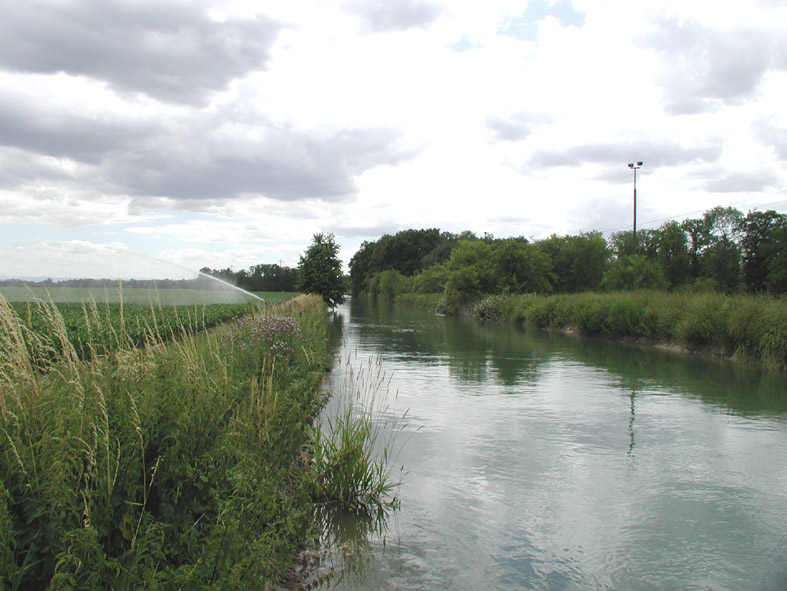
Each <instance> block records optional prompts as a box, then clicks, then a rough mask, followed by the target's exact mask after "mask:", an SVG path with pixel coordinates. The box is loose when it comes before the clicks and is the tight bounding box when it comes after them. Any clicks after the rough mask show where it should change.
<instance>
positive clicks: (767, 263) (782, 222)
mask: <svg viewBox="0 0 787 591" xmlns="http://www.w3.org/2000/svg"><path fill="white" fill-rule="evenodd" d="M784 227H787V215H784V214H782V213H777V212H775V211H774V210H772V209H769V210H767V211H750V212H749V214H748V215H747V216H746V219H745V220H743V238H742V239H741V251H742V255H743V277H744V279H745V281H746V287H747V288H748V289H749V291H753V292H759V291H764V290H765V287H766V283H767V281H768V273H769V267H771V266H772V265H773V263H772V262H771V260H770V259H771V258H772V256H771V255H772V254H773V253H774V252H775V251H774V249H773V243H774V231H775V230H777V229H779V228H784Z"/></svg>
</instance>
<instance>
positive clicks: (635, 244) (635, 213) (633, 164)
mask: <svg viewBox="0 0 787 591" xmlns="http://www.w3.org/2000/svg"><path fill="white" fill-rule="evenodd" d="M641 166H642V162H637V163H636V164H635V163H634V162H629V168H630V169H631V170H633V171H634V231H633V233H632V238H633V239H634V254H637V171H638V170H639V169H640V167H641Z"/></svg>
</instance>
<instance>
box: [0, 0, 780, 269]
mask: <svg viewBox="0 0 787 591" xmlns="http://www.w3.org/2000/svg"><path fill="white" fill-rule="evenodd" d="M6 12H9V11H6ZM4 17H8V18H4V19H0V58H2V59H0V232H2V233H3V235H4V236H5V237H6V239H7V240H10V239H13V240H18V239H19V238H20V237H21V236H25V235H29V236H30V237H31V238H39V237H41V238H47V237H54V236H56V237H57V238H58V239H64V240H68V239H80V240H89V241H91V242H93V243H96V244H99V243H105V242H107V243H108V242H113V241H118V242H122V243H124V244H126V245H127V246H128V247H129V248H131V249H134V250H140V251H141V252H143V253H144V254H147V255H155V256H164V257H171V258H172V259H173V260H178V261H181V262H186V263H187V266H189V265H194V266H196V268H199V267H201V266H205V265H207V266H211V267H216V266H230V265H234V266H236V267H245V266H249V265H251V264H255V263H261V262H273V261H278V260H282V261H284V263H285V264H291V265H294V264H296V263H297V258H298V255H299V254H300V252H302V250H303V249H304V248H305V247H306V246H307V245H308V243H309V242H310V240H311V237H312V235H313V234H314V233H316V232H320V231H334V232H335V233H336V234H337V239H338V242H339V243H340V244H342V245H343V249H342V253H341V254H342V257H343V258H345V260H349V258H350V257H351V256H352V254H353V251H354V249H355V248H357V245H358V244H359V243H360V241H361V240H363V239H369V240H374V239H376V238H378V237H379V235H380V234H382V233H383V232H389V233H390V232H395V231H398V230H400V229H406V228H409V227H438V228H441V229H444V230H450V231H461V230H463V229H471V230H473V231H475V232H477V233H483V232H485V231H488V232H491V233H493V234H495V235H497V236H506V235H512V234H517V235H519V234H524V235H526V236H535V237H540V236H544V235H548V234H549V233H552V232H558V233H569V232H570V233H573V232H578V231H580V230H591V229H594V228H595V229H599V230H607V229H617V228H618V227H620V226H625V224H626V223H627V220H628V218H629V216H630V207H631V206H630V202H629V201H630V187H629V186H628V185H629V183H630V181H631V178H630V171H629V170H628V169H627V168H626V162H629V161H632V160H643V161H645V166H644V167H643V169H642V171H641V175H642V177H641V181H642V183H641V188H640V191H641V207H642V216H643V219H654V220H660V219H668V218H670V217H672V216H679V215H681V214H683V213H685V212H687V211H697V210H699V211H702V210H703V209H706V208H709V207H712V206H714V205H718V204H720V200H721V199H722V198H724V199H725V201H724V203H723V204H725V205H726V204H730V203H731V200H733V199H736V198H739V199H740V203H741V204H743V205H742V207H753V206H756V205H757V204H759V203H770V202H772V201H773V197H772V196H773V194H774V192H778V191H779V190H781V189H783V188H784V186H785V182H787V172H785V169H784V166H783V164H784V161H785V160H786V159H787V140H785V139H784V138H785V137H786V136H785V132H784V130H785V127H786V126H785V123H784V117H783V116H782V115H781V113H782V111H783V106H782V102H783V96H784V93H785V91H787V51H785V50H784V44H783V43H781V39H782V38H784V36H785V33H787V30H786V29H787V25H785V24H784V23H787V8H785V7H784V6H782V4H781V3H767V2H763V3H756V2H750V1H744V2H741V3H728V4H718V3H717V4H713V5H710V4H709V3H708V2H707V1H705V0H659V1H658V2H656V3H648V4H647V5H645V4H642V5H640V4H636V3H635V4H632V3H630V2H625V1H624V0H611V1H609V2H604V3H599V2H589V1H587V0H574V1H573V2H569V1H568V0H559V1H557V2H555V1H550V2H546V1H543V2H542V1H540V0H539V1H534V2H531V3H529V4H527V5H525V6H523V5H522V3H521V2H517V1H515V0H489V1H488V2H483V3H481V2H476V1H473V0H408V2H402V3H390V2H389V3H384V2H377V1H375V2H363V3H360V2H354V1H352V0H348V1H347V2H343V3H325V2H321V1H319V0H296V1H294V2H286V3H284V2H282V3H273V4H271V5H266V4H259V3H253V2H247V1H245V0H213V1H211V2H202V1H200V2H197V3H193V2H191V3H186V2H184V1H181V0H168V1H166V2H149V1H147V0H146V1H144V2H138V3H133V4H129V3H121V2H116V1H114V0H112V1H110V2H105V3H102V4H101V5H100V6H99V5H93V4H90V3H87V4H74V5H71V4H62V3H57V2H50V1H45V0H34V1H31V2H25V3H23V4H20V5H19V6H17V7H15V10H14V11H13V14H11V13H10V12H9V14H7V15H4ZM459 50H461V51H459ZM727 198H729V200H727ZM732 204H734V201H733V202H732ZM299 249H300V251H299ZM28 252H31V251H28ZM201 257H202V258H204V259H205V260H204V262H203V263H200V261H199V259H200V258H201ZM233 257H236V258H237V260H236V261H233ZM255 257H260V259H259V260H255ZM209 259H210V260H209ZM0 271H2V270H0Z"/></svg>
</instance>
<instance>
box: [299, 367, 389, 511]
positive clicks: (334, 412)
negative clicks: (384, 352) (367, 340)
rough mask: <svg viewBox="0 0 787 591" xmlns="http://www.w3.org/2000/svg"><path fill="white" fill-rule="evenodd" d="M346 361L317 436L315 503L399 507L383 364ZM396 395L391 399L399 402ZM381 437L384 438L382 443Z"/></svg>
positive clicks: (351, 507) (355, 508)
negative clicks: (392, 468)
mask: <svg viewBox="0 0 787 591" xmlns="http://www.w3.org/2000/svg"><path fill="white" fill-rule="evenodd" d="M354 361H355V363H356V365H353V360H352V359H351V358H349V357H348V359H347V360H345V366H344V370H343V372H344V377H343V380H342V382H341V385H340V386H339V388H338V391H337V392H334V393H333V399H332V401H331V403H330V405H329V407H328V408H327V409H326V411H325V413H324V414H323V422H322V423H321V424H320V425H318V427H317V428H316V429H315V433H314V448H313V453H312V461H313V470H314V473H315V478H314V486H315V493H314V496H315V499H316V500H317V501H319V502H322V503H327V504H332V505H335V506H337V507H339V508H342V509H346V510H351V511H354V512H358V513H361V512H362V513H368V514H373V513H376V512H377V510H379V509H383V508H392V507H396V506H398V498H397V496H396V490H397V488H398V486H399V482H398V481H395V480H393V479H392V474H391V467H392V465H393V462H394V461H395V458H396V455H397V454H396V453H395V450H396V449H397V442H396V440H395V435H396V433H397V424H398V421H399V417H398V416H397V413H396V410H395V406H392V405H391V397H392V395H391V393H390V378H388V377H386V375H385V372H384V371H383V368H382V363H381V360H380V359H376V360H375V359H372V358H369V359H367V361H366V362H365V363H361V364H360V365H358V364H357V363H358V361H357V359H355V360H354ZM395 399H396V395H395V394H394V395H393V402H394V403H395ZM381 435H383V438H381Z"/></svg>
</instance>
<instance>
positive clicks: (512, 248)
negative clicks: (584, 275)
mask: <svg viewBox="0 0 787 591" xmlns="http://www.w3.org/2000/svg"><path fill="white" fill-rule="evenodd" d="M492 268H493V271H494V273H495V276H496V277H497V289H498V290H500V291H503V292H506V293H550V292H551V291H552V284H553V282H555V281H556V280H557V277H556V276H555V274H554V273H553V272H552V261H551V260H550V259H549V257H548V256H547V255H546V254H545V253H544V252H543V251H541V250H539V249H538V248H536V247H535V246H533V245H532V244H529V243H528V242H527V241H526V240H524V239H517V238H509V239H507V240H503V241H501V242H499V243H497V244H496V245H495V248H494V252H493V254H492Z"/></svg>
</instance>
